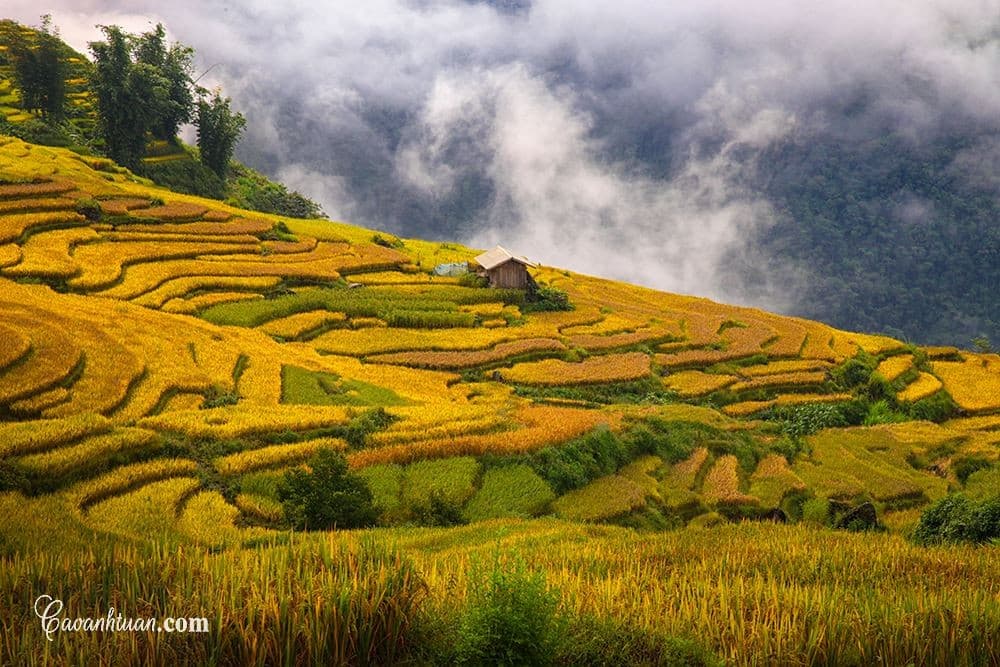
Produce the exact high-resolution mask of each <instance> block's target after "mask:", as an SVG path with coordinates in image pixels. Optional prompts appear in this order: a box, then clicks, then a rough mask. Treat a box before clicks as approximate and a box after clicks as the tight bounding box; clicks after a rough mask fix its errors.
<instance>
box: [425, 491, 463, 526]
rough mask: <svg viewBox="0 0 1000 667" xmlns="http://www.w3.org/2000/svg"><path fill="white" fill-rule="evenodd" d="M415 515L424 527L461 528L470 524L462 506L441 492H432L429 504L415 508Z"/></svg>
mask: <svg viewBox="0 0 1000 667" xmlns="http://www.w3.org/2000/svg"><path fill="white" fill-rule="evenodd" d="M413 515H414V517H415V518H416V520H417V523H419V524H420V525H422V526H460V525H462V524H465V523H468V521H467V520H466V518H465V515H464V514H463V513H462V504H461V503H460V502H458V501H457V500H455V499H454V498H452V497H450V496H448V495H446V494H444V493H442V492H441V491H439V490H434V491H431V495H430V497H429V498H428V499H427V503H426V504H423V505H418V506H417V507H414V508H413Z"/></svg>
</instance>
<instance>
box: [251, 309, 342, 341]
mask: <svg viewBox="0 0 1000 667" xmlns="http://www.w3.org/2000/svg"><path fill="white" fill-rule="evenodd" d="M346 320H347V317H346V316H345V315H344V314H343V313H331V312H330V311H328V310H308V311H306V312H304V313H295V314H294V315H289V316H288V317H280V318H278V319H276V320H271V321H270V322H266V323H264V324H263V325H261V326H260V327H258V328H259V329H260V330H261V331H263V332H264V333H266V334H267V335H269V336H278V337H280V338H285V339H295V338H298V337H300V336H303V335H305V334H307V333H310V332H313V331H317V330H319V329H323V328H324V327H327V326H329V325H332V324H342V323H344V322H345V321H346Z"/></svg>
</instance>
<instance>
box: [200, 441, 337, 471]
mask: <svg viewBox="0 0 1000 667" xmlns="http://www.w3.org/2000/svg"><path fill="white" fill-rule="evenodd" d="M320 449H333V450H336V451H343V450H346V449H347V443H346V442H344V441H343V440H338V439H336V438H318V439H315V440H306V441H305V442H297V443H293V444H290V445H273V446H270V447H261V448H260V449H249V450H246V451H242V452H237V453H235V454H230V455H229V456H224V457H221V458H218V459H216V460H215V461H214V464H215V468H216V470H218V471H219V472H220V473H222V474H223V475H238V474H243V473H247V472H253V471H257V470H263V469H265V468H281V467H285V466H288V465H292V464H297V463H302V462H304V461H308V460H309V459H310V458H311V457H312V456H313V454H315V453H316V452H317V451H318V450H320Z"/></svg>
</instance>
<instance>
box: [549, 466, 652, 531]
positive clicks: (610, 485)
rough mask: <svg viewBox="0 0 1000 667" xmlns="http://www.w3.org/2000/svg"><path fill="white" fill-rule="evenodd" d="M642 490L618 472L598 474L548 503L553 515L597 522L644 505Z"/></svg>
mask: <svg viewBox="0 0 1000 667" xmlns="http://www.w3.org/2000/svg"><path fill="white" fill-rule="evenodd" d="M646 495H647V493H646V490H645V489H643V488H642V487H641V486H639V485H638V484H636V483H635V482H633V481H631V480H629V479H626V478H625V477H622V476H621V475H608V476H606V477H600V478H598V479H596V480H594V481H593V482H591V483H590V484H588V485H587V486H585V487H583V488H581V489H576V490H575V491H570V492H569V493H566V494H564V495H562V496H560V497H559V498H558V499H556V500H555V502H553V503H552V509H553V510H554V511H555V513H556V515H557V516H559V517H561V518H563V519H569V520H571V521H601V520H604V519H610V518H612V517H615V516H620V515H623V514H628V513H629V512H632V511H634V510H637V509H639V508H640V507H643V506H644V505H645V504H646Z"/></svg>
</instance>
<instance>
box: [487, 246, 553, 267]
mask: <svg viewBox="0 0 1000 667" xmlns="http://www.w3.org/2000/svg"><path fill="white" fill-rule="evenodd" d="M511 261H513V262H517V263H518V264H524V265H525V266H530V267H532V268H534V267H536V266H538V265H537V264H535V263H534V262H530V261H528V258H527V257H518V256H516V255H514V254H512V253H511V252H510V251H509V250H507V249H506V248H504V247H503V246H497V247H495V248H493V249H492V250H487V251H486V252H484V253H483V254H481V255H478V256H476V264H478V265H479V266H481V267H483V268H484V269H486V270H487V271H489V270H490V269H493V268H496V267H498V266H500V265H501V264H505V263H507V262H511Z"/></svg>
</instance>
